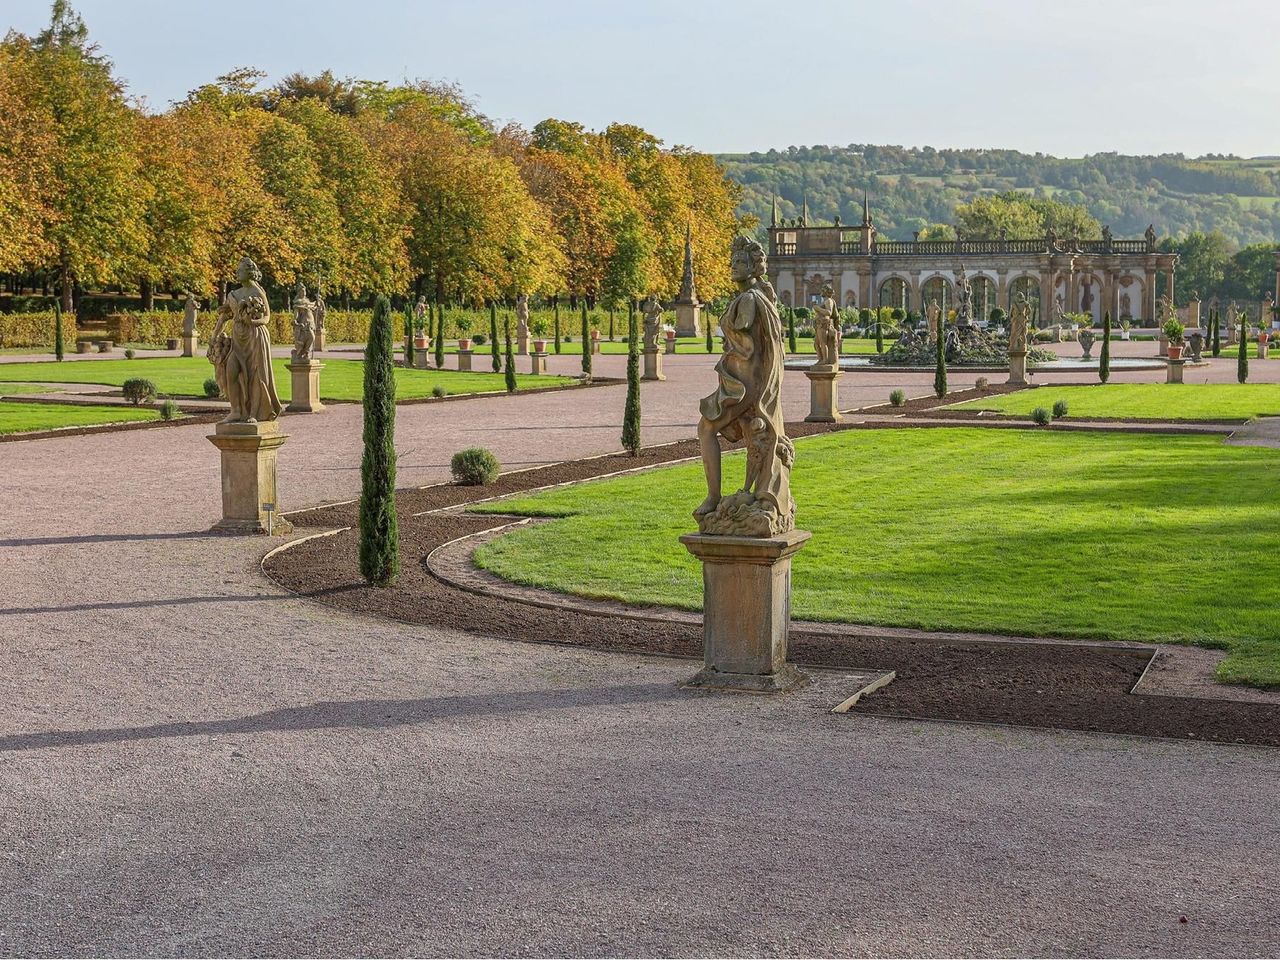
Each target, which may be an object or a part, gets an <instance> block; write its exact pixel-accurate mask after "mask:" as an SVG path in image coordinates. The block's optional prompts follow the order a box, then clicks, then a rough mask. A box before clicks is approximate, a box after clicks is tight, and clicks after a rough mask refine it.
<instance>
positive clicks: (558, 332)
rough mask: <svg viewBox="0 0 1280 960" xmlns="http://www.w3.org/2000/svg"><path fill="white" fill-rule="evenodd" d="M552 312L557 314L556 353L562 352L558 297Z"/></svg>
mask: <svg viewBox="0 0 1280 960" xmlns="http://www.w3.org/2000/svg"><path fill="white" fill-rule="evenodd" d="M551 309H552V312H553V313H554V314H555V317H556V320H555V323H556V353H559V352H560V298H559V297H556V302H555V303H554V304H552V307H551Z"/></svg>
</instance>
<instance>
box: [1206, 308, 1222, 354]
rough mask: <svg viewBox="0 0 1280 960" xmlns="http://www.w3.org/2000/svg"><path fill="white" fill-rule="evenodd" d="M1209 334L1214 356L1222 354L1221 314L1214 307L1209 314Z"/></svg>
mask: <svg viewBox="0 0 1280 960" xmlns="http://www.w3.org/2000/svg"><path fill="white" fill-rule="evenodd" d="M1209 336H1210V337H1211V338H1212V341H1211V345H1212V348H1213V355H1214V356H1215V357H1220V356H1222V315H1221V314H1219V313H1218V311H1217V310H1216V309H1215V310H1214V311H1213V313H1211V314H1209Z"/></svg>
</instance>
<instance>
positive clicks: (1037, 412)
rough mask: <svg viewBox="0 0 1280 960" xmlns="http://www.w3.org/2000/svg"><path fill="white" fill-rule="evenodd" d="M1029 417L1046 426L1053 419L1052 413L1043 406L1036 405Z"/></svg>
mask: <svg viewBox="0 0 1280 960" xmlns="http://www.w3.org/2000/svg"><path fill="white" fill-rule="evenodd" d="M1031 419H1032V420H1034V421H1035V422H1036V423H1038V424H1040V426H1042V427H1047V426H1048V425H1049V424H1050V423H1051V422H1052V421H1053V414H1052V413H1050V412H1049V411H1048V410H1046V409H1045V408H1044V407H1036V408H1035V409H1034V410H1032V411H1031Z"/></svg>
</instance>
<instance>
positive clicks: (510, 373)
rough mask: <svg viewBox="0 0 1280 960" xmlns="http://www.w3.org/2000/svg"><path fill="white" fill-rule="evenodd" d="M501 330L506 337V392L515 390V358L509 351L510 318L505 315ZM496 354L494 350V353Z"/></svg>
mask: <svg viewBox="0 0 1280 960" xmlns="http://www.w3.org/2000/svg"><path fill="white" fill-rule="evenodd" d="M503 330H504V333H505V335H506V339H507V350H506V354H507V370H506V374H507V393H515V392H516V358H515V356H514V355H513V354H512V353H511V318H510V317H506V318H504V320H503ZM494 355H495V356H496V355H497V354H496V352H495V354H494Z"/></svg>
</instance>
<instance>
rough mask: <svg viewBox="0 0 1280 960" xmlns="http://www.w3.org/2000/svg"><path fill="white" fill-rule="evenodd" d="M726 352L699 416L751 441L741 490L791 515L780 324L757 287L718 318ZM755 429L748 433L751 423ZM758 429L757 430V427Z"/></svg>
mask: <svg viewBox="0 0 1280 960" xmlns="http://www.w3.org/2000/svg"><path fill="white" fill-rule="evenodd" d="M720 329H721V332H722V334H723V335H724V339H725V351H724V355H723V356H721V358H720V362H719V363H717V364H716V374H717V375H718V376H719V378H720V383H719V385H718V387H717V388H716V391H715V393H713V394H711V395H710V396H707V397H704V398H703V400H702V403H701V410H702V415H703V416H704V417H705V418H706V419H707V420H708V421H709V422H710V423H711V425H712V426H713V427H715V429H716V432H717V433H719V434H721V435H722V436H724V437H725V438H726V439H728V440H729V441H730V442H734V443H736V442H738V441H741V440H743V439H747V440H749V441H750V444H749V449H748V469H747V484H746V489H750V490H752V492H753V493H754V494H755V497H756V500H758V501H764V502H765V503H767V504H770V505H771V506H773V507H774V508H775V509H776V510H777V511H778V514H779V516H781V517H787V516H789V515H790V513H791V510H792V503H791V489H790V473H791V460H792V456H793V453H792V448H791V443H790V441H789V440H788V439H787V437H786V432H785V429H784V425H783V419H782V363H783V359H784V355H783V350H782V320H781V318H780V317H779V316H778V308H777V307H776V306H775V305H774V302H773V299H772V298H771V297H770V296H769V295H768V294H767V293H766V292H765V290H764V289H763V288H762V286H761V285H760V284H759V283H753V285H752V286H750V287H748V288H747V289H746V290H744V291H743V292H742V293H740V294H738V296H736V297H735V298H734V299H733V301H732V302H731V303H730V304H729V308H728V309H727V310H726V311H725V312H724V316H722V317H721V318H720ZM756 420H759V421H760V424H757V425H756V428H755V429H754V431H753V429H752V423H753V421H756ZM761 425H762V428H761Z"/></svg>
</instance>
